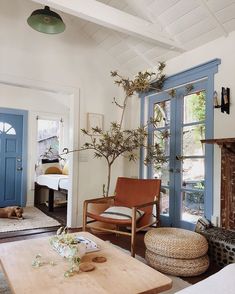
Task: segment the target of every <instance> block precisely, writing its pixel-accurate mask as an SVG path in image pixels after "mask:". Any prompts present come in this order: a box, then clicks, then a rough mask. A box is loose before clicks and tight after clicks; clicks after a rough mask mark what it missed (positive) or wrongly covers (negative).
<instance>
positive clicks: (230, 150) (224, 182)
mask: <svg viewBox="0 0 235 294" xmlns="http://www.w3.org/2000/svg"><path fill="white" fill-rule="evenodd" d="M201 142H202V143H208V144H218V145H219V146H220V147H221V193H220V204H221V226H222V228H225V229H229V230H235V138H224V139H206V140H201Z"/></svg>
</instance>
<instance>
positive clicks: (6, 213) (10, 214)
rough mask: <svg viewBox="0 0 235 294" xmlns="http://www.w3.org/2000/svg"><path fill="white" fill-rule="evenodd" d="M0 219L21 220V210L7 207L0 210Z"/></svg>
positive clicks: (15, 207)
mask: <svg viewBox="0 0 235 294" xmlns="http://www.w3.org/2000/svg"><path fill="white" fill-rule="evenodd" d="M0 217H1V218H16V219H23V208H22V207H19V206H8V207H4V208H0Z"/></svg>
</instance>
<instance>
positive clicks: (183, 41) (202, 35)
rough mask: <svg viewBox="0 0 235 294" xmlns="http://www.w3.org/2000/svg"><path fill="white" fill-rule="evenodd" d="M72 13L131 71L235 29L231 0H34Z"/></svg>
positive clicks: (92, 35) (138, 69) (103, 47)
mask: <svg viewBox="0 0 235 294" xmlns="http://www.w3.org/2000/svg"><path fill="white" fill-rule="evenodd" d="M32 1H34V2H38V3H40V4H43V5H49V6H50V7H51V8H54V9H57V10H58V11H62V12H65V13H68V14H71V15H73V16H75V17H79V18H80V19H82V21H81V22H78V24H79V26H80V29H82V30H83V31H84V33H85V34H86V35H87V36H89V37H90V38H92V39H93V40H94V41H95V42H96V44H97V46H98V47H100V48H102V49H103V50H105V51H106V52H107V53H108V54H110V55H112V56H113V58H115V59H116V61H117V62H118V63H119V64H120V65H121V66H122V67H125V68H126V70H127V71H128V72H130V73H132V74H135V73H136V72H138V71H142V70H145V69H147V68H152V67H154V66H156V65H157V63H158V61H167V60H168V59H170V58H172V57H175V56H177V55H179V54H181V53H182V52H184V51H188V50H191V49H193V48H196V47H199V46H201V45H203V44H205V43H207V42H210V41H212V40H214V39H217V38H219V37H221V36H224V37H225V38H226V37H227V36H228V34H229V33H230V32H231V31H234V30H235V0H97V1H95V0H85V1H84V0H50V1H49V0H32Z"/></svg>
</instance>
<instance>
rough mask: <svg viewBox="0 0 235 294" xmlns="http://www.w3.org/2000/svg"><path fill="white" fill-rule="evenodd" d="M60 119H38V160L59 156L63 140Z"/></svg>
mask: <svg viewBox="0 0 235 294" xmlns="http://www.w3.org/2000/svg"><path fill="white" fill-rule="evenodd" d="M60 125H61V123H60V120H50V119H40V118H39V119H38V129H37V162H40V161H41V159H55V158H58V154H59V146H60V141H61V131H60Z"/></svg>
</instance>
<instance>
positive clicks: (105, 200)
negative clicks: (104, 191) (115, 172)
mask: <svg viewBox="0 0 235 294" xmlns="http://www.w3.org/2000/svg"><path fill="white" fill-rule="evenodd" d="M114 198H115V196H108V197H100V198H94V199H88V200H85V201H84V203H86V204H89V203H106V202H108V201H109V200H111V199H114Z"/></svg>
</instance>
